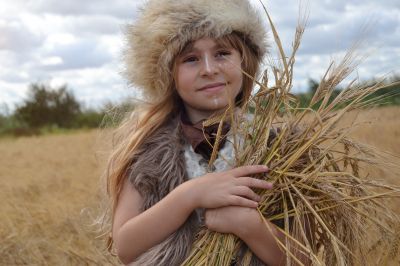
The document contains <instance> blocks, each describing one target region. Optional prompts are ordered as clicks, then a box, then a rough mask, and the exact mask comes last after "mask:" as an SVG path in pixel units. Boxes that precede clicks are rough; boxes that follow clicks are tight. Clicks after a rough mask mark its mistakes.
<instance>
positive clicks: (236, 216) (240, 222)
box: [205, 206, 310, 265]
mask: <svg viewBox="0 0 400 266" xmlns="http://www.w3.org/2000/svg"><path fill="white" fill-rule="evenodd" d="M205 222H206V226H207V227H208V228H209V229H211V230H214V231H217V232H221V233H232V234H235V235H236V236H237V237H239V238H240V239H242V240H243V241H244V242H245V243H246V244H247V246H248V247H249V248H250V250H251V251H252V252H253V253H254V254H255V255H256V256H257V257H258V258H259V259H260V260H261V261H263V262H264V263H266V264H268V265H285V263H286V254H285V251H284V249H283V248H280V247H279V244H278V243H277V240H276V238H278V239H279V240H280V242H281V243H283V244H284V243H285V236H284V234H283V233H281V232H280V231H279V230H278V229H277V228H276V226H275V225H274V224H272V223H270V222H269V221H264V220H263V219H262V218H261V216H260V214H259V213H258V211H257V209H256V208H244V207H238V206H229V207H223V208H218V209H213V210H207V211H206V221H205ZM265 222H266V223H267V224H265ZM308 230H309V229H308ZM291 246H292V248H291V253H292V254H293V255H294V256H295V257H296V259H297V260H298V261H300V262H301V263H303V264H304V265H310V261H309V259H308V258H307V257H306V256H305V255H303V254H301V253H300V252H299V251H298V248H299V247H297V244H295V243H294V242H293V243H292V245H291ZM296 247H297V248H296Z"/></svg>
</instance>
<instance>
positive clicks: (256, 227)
mask: <svg viewBox="0 0 400 266" xmlns="http://www.w3.org/2000/svg"><path fill="white" fill-rule="evenodd" d="M242 224H243V226H239V227H238V228H236V232H234V234H235V235H237V236H238V237H239V238H240V239H242V240H243V241H244V242H246V241H247V240H248V239H252V238H254V237H255V236H256V235H257V233H260V230H262V229H263V226H264V227H265V225H264V224H263V221H262V219H261V217H260V214H259V213H258V211H257V209H255V208H248V212H247V213H246V217H245V221H243V223H242Z"/></svg>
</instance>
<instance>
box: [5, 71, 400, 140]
mask: <svg viewBox="0 0 400 266" xmlns="http://www.w3.org/2000/svg"><path fill="white" fill-rule="evenodd" d="M376 83H377V81H376V80H371V81H368V82H365V84H364V85H369V86H370V85H373V84H376ZM386 84H392V85H388V86H387V87H386V88H384V89H381V90H379V91H377V92H376V93H375V94H373V95H371V96H369V97H368V98H367V99H366V100H369V99H371V98H379V99H380V101H379V102H377V103H376V104H377V105H400V76H394V77H392V78H390V79H388V80H387V81H386ZM318 86H319V83H318V82H317V81H315V80H313V79H310V80H309V82H308V90H307V91H306V92H304V93H299V94H297V99H298V100H299V106H300V107H305V106H308V103H309V102H310V100H311V98H312V96H313V95H314V93H315V91H316V90H317V88H318ZM340 91H341V88H337V89H336V90H335V92H334V93H333V95H332V99H333V98H334V97H335V96H336V95H337V94H339V93H340ZM316 107H317V106H316ZM132 108H133V106H132V104H131V103H129V102H123V103H119V104H117V105H113V104H111V103H108V104H105V105H104V106H103V107H101V108H99V109H93V108H84V107H83V105H82V104H81V103H80V102H79V101H78V100H77V99H76V97H75V95H74V94H73V93H72V92H71V90H69V89H68V87H67V85H64V86H60V87H58V88H53V87H51V86H50V85H49V84H46V83H33V84H31V85H30V86H29V92H28V97H27V98H26V99H25V100H24V101H23V102H22V103H21V104H20V105H18V106H16V108H15V110H14V111H13V112H12V113H11V114H8V113H5V114H4V113H3V114H2V113H0V135H14V136H21V135H38V134H42V133H47V132H54V131H63V130H69V129H81V128H97V127H99V126H101V125H103V126H109V125H113V124H115V123H118V120H119V119H118V118H120V117H121V116H114V115H113V114H123V113H124V112H125V111H128V110H130V109H132ZM111 110H113V111H112V112H111ZM110 114H111V115H110Z"/></svg>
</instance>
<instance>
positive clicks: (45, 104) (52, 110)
mask: <svg viewBox="0 0 400 266" xmlns="http://www.w3.org/2000/svg"><path fill="white" fill-rule="evenodd" d="M79 113H80V104H79V102H78V101H77V100H76V98H75V96H74V95H73V94H72V93H71V92H70V91H68V90H67V86H66V85H65V86H61V87H59V88H52V87H50V85H48V84H41V83H37V84H31V85H30V87H29V93H28V98H27V99H26V100H25V101H24V103H23V104H22V105H21V106H18V107H17V109H16V110H15V113H14V115H15V117H16V118H17V120H19V121H20V122H22V123H24V124H27V125H28V127H30V128H40V127H43V126H45V125H57V126H59V127H62V128H71V127H73V126H74V121H75V119H76V118H77V116H78V114H79Z"/></svg>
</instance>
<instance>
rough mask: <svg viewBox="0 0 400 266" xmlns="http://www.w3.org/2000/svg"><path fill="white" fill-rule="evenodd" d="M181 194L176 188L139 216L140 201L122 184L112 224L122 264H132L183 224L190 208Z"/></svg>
mask: <svg viewBox="0 0 400 266" xmlns="http://www.w3.org/2000/svg"><path fill="white" fill-rule="evenodd" d="M185 193H186V191H185V190H184V189H183V188H182V187H178V188H177V189H175V190H173V191H172V192H171V193H170V194H168V195H167V196H166V197H165V198H164V199H162V200H161V201H159V202H158V203H157V204H155V205H154V206H153V207H151V208H149V209H148V210H146V211H144V212H143V213H140V212H139V209H140V207H141V204H142V198H141V196H140V194H139V192H138V191H137V190H135V189H134V188H133V186H132V185H131V184H129V183H128V182H126V183H125V185H124V188H123V190H122V192H121V195H120V198H119V202H118V207H117V209H116V212H115V216H114V224H113V238H114V243H115V248H116V250H117V254H118V257H119V258H120V260H121V261H122V262H123V263H126V264H127V263H129V262H132V261H133V260H134V259H135V258H136V257H138V256H139V255H140V254H142V253H144V252H145V251H146V250H148V249H150V248H151V247H153V246H155V245H157V244H158V243H160V242H162V241H163V240H164V239H166V238H167V237H168V236H169V235H170V234H172V233H173V232H174V231H176V230H177V229H178V228H179V227H180V226H181V225H182V224H183V223H184V222H185V221H186V219H187V218H188V217H189V215H190V214H191V212H192V211H193V206H192V205H191V202H189V201H188V200H187V199H188V198H189V197H188V195H185ZM132 205H134V206H132ZM154 228H157V230H156V231H157V233H154V232H155V230H154Z"/></svg>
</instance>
